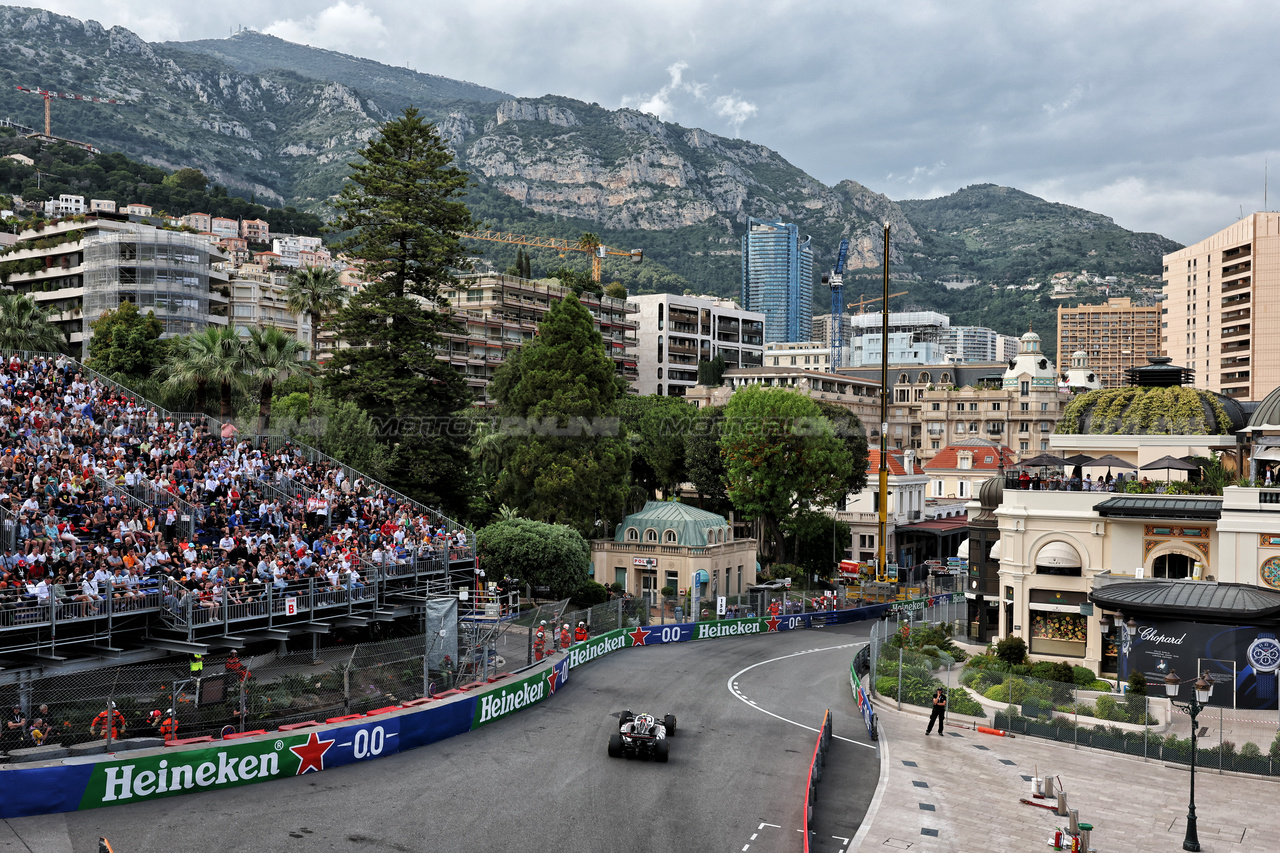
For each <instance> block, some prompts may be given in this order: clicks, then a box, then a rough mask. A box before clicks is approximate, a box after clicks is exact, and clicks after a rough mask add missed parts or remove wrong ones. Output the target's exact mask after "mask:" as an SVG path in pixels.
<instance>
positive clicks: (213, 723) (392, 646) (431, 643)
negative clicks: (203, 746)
mask: <svg viewBox="0 0 1280 853" xmlns="http://www.w3.org/2000/svg"><path fill="white" fill-rule="evenodd" d="M444 615H445V616H446V618H447V614H444ZM429 623H430V625H431V628H429V629H428V632H427V633H425V634H420V635H417V636H410V637H402V638H394V639H389V640H381V641H377V642H370V643H359V644H356V645H350V646H333V647H329V648H324V649H321V650H320V657H319V658H313V657H312V654H311V652H309V651H308V652H306V653H295V654H289V655H285V656H277V655H274V654H270V655H260V656H255V657H252V658H249V657H246V658H244V659H243V660H240V659H238V658H237V659H234V660H232V659H229V657H228V656H226V655H222V656H218V657H205V658H203V660H201V661H200V662H199V669H196V670H193V669H192V667H191V665H190V664H189V663H186V662H182V663H166V664H142V665H130V666H119V667H113V668H111V669H100V670H94V671H91V672H78V673H75V674H69V675H55V676H49V677H45V678H40V679H33V680H29V681H24V682H22V683H20V684H8V685H4V686H3V687H0V705H2V706H3V707H5V708H7V709H11V713H10V715H9V716H8V717H6V718H5V720H6V722H5V724H4V725H3V728H0V750H3V751H4V752H6V753H8V752H10V751H12V750H16V749H23V748H30V747H36V746H48V745H61V746H63V747H70V746H73V745H75V744H81V743H90V742H103V741H105V742H106V743H107V745H108V748H110V747H111V744H112V741H119V740H124V739H127V738H135V737H157V736H163V735H164V734H166V730H165V729H166V728H168V731H167V733H168V734H169V735H170V736H176V737H180V738H191V737H201V736H206V735H218V734H220V733H221V732H223V730H224V729H226V728H227V727H228V726H230V727H231V729H232V730H233V731H235V732H245V731H253V730H257V729H262V728H265V727H271V728H279V727H280V726H283V725H289V724H294V723H299V722H303V721H307V720H325V719H328V718H330V717H336V716H343V715H347V714H359V713H364V712H366V711H369V710H371V709H373V708H380V707H384V706H387V705H394V704H398V703H402V702H407V701H412V700H414V699H420V698H422V697H423V696H428V695H434V694H435V693H442V692H445V691H448V690H450V689H453V688H454V687H455V686H456V685H457V683H458V678H459V676H458V666H457V663H456V660H457V654H458V653H457V632H456V629H453V630H449V628H448V626H447V625H444V622H443V619H442V614H437V615H434V616H432V617H431V618H430V619H429ZM442 627H443V628H444V629H445V630H446V637H444V638H442V637H440V636H439V631H440V630H441V628H442ZM424 660H425V661H426V665H425V666H424ZM113 708H114V711H115V712H116V714H118V715H119V716H118V717H117V716H115V714H112V713H110V712H111V710H112V709H113ZM109 719H111V720H114V721H115V725H104V723H106V722H107V721H108V720H109ZM16 720H24V721H25V724H24V725H22V726H12V727H11V726H9V725H8V722H14V721H16ZM95 722H96V723H97V724H96V725H95ZM17 757H18V756H14V758H17Z"/></svg>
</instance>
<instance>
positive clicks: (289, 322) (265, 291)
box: [226, 237, 313, 352]
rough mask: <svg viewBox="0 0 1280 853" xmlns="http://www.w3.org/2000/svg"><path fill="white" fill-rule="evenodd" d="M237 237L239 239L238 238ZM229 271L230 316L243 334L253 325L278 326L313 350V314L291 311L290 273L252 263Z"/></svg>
mask: <svg viewBox="0 0 1280 853" xmlns="http://www.w3.org/2000/svg"><path fill="white" fill-rule="evenodd" d="M234 239H236V240H240V238H239V237H237V238H234ZM241 242H243V241H241ZM229 273H230V281H228V282H227V285H226V286H227V316H228V317H229V318H230V321H231V323H232V324H234V325H235V328H236V331H238V332H239V333H240V335H241V336H242V337H247V336H248V334H249V329H250V328H262V327H264V326H275V327H276V328H278V329H280V330H281V331H284V332H287V333H288V334H290V335H292V336H293V337H295V338H297V339H298V341H299V342H300V343H302V344H303V345H304V346H305V347H306V348H307V351H308V352H311V351H312V349H313V333H312V328H311V317H310V315H307V314H296V313H294V312H293V311H290V310H289V300H288V297H287V296H286V291H287V290H288V287H289V276H288V275H287V274H286V273H282V272H273V271H270V270H268V269H266V267H263V266H261V265H259V264H250V263H244V264H240V265H239V266H237V267H236V268H235V269H234V270H230V271H229Z"/></svg>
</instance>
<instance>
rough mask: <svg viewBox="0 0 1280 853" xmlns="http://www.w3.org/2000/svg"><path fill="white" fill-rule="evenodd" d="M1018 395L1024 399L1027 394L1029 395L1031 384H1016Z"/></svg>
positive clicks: (1023, 382) (1025, 382) (1024, 382)
mask: <svg viewBox="0 0 1280 853" xmlns="http://www.w3.org/2000/svg"><path fill="white" fill-rule="evenodd" d="M1018 393H1019V394H1020V395H1021V396H1023V397H1026V396H1027V395H1028V394H1030V393H1031V383H1030V382H1027V381H1022V382H1019V383H1018Z"/></svg>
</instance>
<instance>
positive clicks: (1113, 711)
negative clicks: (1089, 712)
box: [1093, 696, 1124, 720]
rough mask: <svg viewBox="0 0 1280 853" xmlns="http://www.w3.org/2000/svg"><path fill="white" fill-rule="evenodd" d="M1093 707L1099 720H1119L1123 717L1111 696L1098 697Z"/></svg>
mask: <svg viewBox="0 0 1280 853" xmlns="http://www.w3.org/2000/svg"><path fill="white" fill-rule="evenodd" d="M1093 706H1094V709H1095V715H1096V716H1097V718H1098V719H1099V720H1120V719H1122V718H1123V717H1124V713H1123V712H1122V711H1120V708H1119V706H1117V705H1116V700H1115V698H1113V697H1111V696H1099V697H1098V698H1097V700H1096V701H1095V702H1094V703H1093Z"/></svg>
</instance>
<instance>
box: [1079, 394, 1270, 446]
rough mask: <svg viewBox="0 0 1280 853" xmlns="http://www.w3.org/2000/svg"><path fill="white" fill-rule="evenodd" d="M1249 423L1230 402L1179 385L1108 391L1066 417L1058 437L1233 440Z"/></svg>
mask: <svg viewBox="0 0 1280 853" xmlns="http://www.w3.org/2000/svg"><path fill="white" fill-rule="evenodd" d="M1244 424H1245V415H1244V409H1243V408H1242V407H1241V406H1240V404H1239V403H1238V402H1236V401H1235V400H1232V399H1231V398H1230V397H1224V396H1223V395H1221V394H1215V393H1214V392H1212V391H1201V390H1198V389H1195V388H1186V387H1182V386H1178V385H1169V386H1164V387H1148V386H1131V387H1128V388H1104V389H1100V390H1097V391H1090V392H1088V393H1087V394H1081V395H1079V396H1078V397H1076V398H1075V399H1073V400H1072V401H1071V402H1070V403H1068V404H1067V407H1066V408H1065V409H1064V410H1063V412H1062V420H1061V421H1060V422H1059V423H1058V429H1057V432H1058V433H1059V434H1060V435H1230V434H1231V433H1233V432H1235V431H1237V430H1239V429H1241V428H1243V427H1244Z"/></svg>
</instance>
